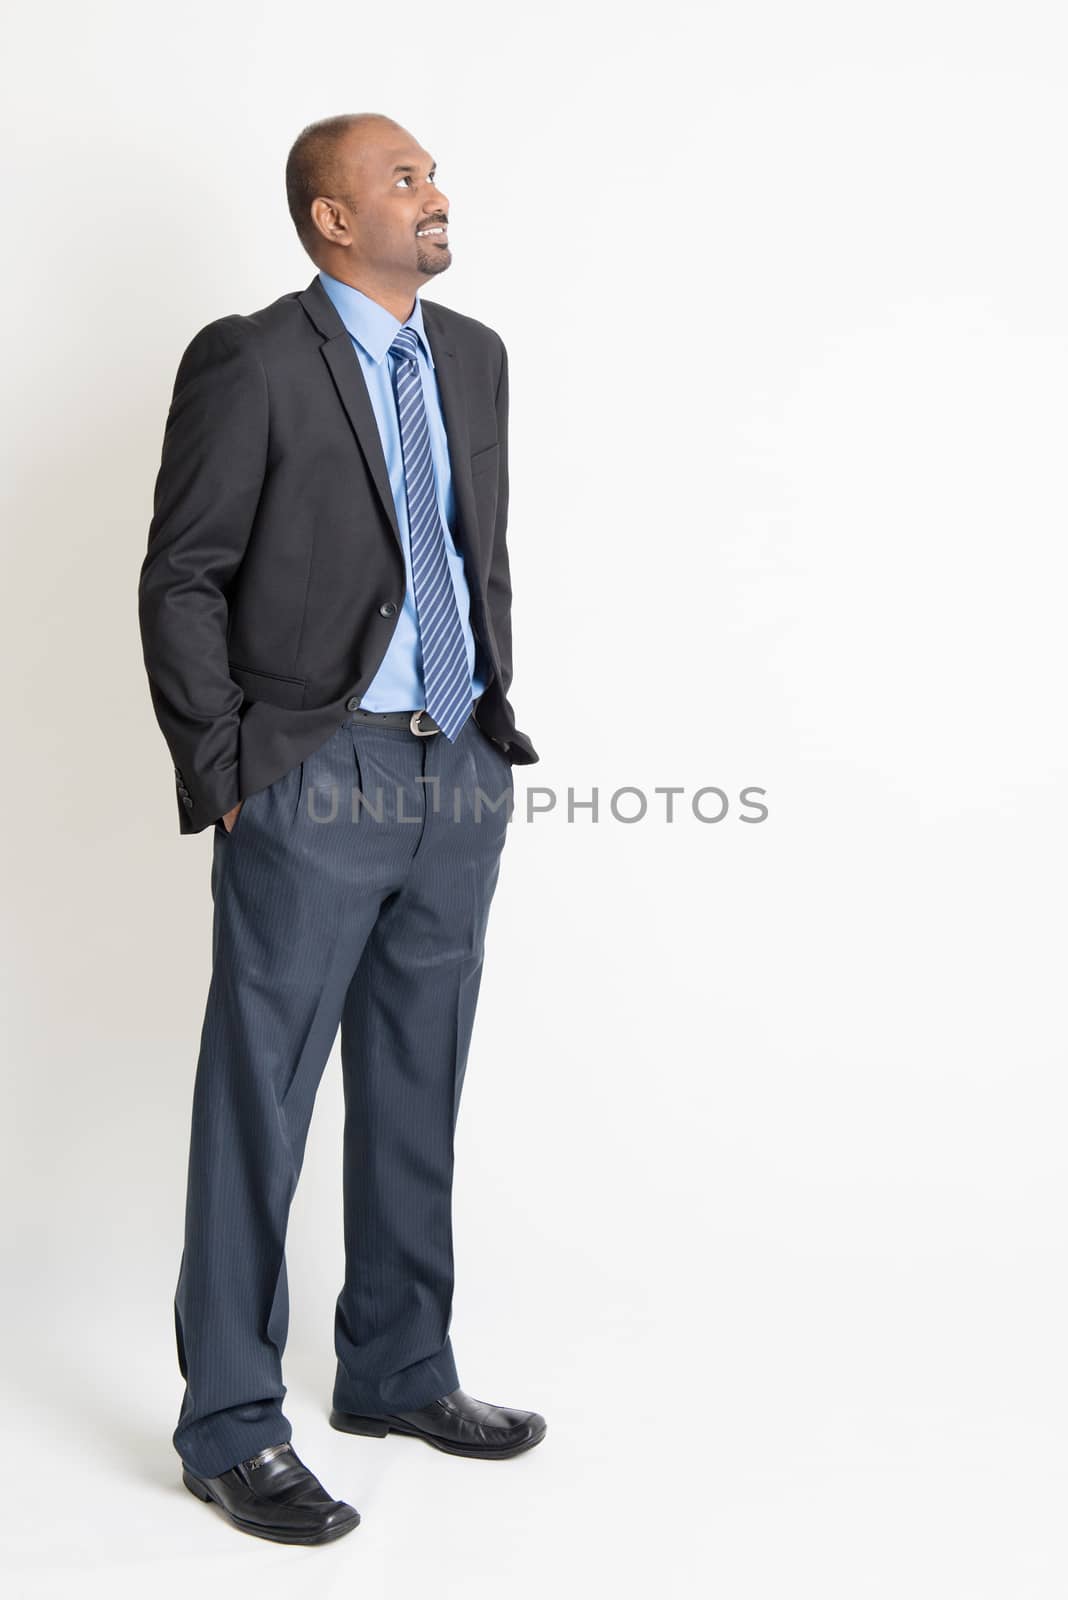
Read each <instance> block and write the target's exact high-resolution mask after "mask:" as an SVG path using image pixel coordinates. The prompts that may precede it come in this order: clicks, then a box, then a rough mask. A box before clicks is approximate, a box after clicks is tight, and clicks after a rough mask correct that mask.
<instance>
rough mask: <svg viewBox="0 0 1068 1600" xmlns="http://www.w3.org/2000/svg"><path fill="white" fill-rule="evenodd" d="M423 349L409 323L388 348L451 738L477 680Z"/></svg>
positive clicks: (430, 674)
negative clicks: (452, 561) (444, 519)
mask: <svg viewBox="0 0 1068 1600" xmlns="http://www.w3.org/2000/svg"><path fill="white" fill-rule="evenodd" d="M418 352H419V336H418V334H417V333H416V331H415V329H414V328H409V327H404V328H402V329H401V330H400V332H399V333H398V335H397V337H396V338H395V339H394V341H393V343H392V344H391V345H390V347H389V353H390V355H391V356H396V358H397V359H396V363H395V365H394V368H393V389H394V393H395V394H396V396H397V416H398V419H399V421H400V435H401V454H402V456H403V458H404V488H405V494H406V496H407V500H408V530H409V538H410V542H411V552H412V578H413V580H414V583H415V610H416V616H417V617H418V619H419V642H420V646H421V649H422V655H423V689H424V691H425V699H426V709H427V711H428V712H429V713H430V715H431V716H432V717H433V719H434V721H435V722H436V723H437V725H438V727H439V728H440V729H441V731H442V733H443V734H444V735H445V737H446V739H448V740H449V742H450V743H451V742H452V741H453V740H454V739H455V738H456V735H457V734H458V733H459V731H460V729H461V728H462V727H463V725H464V723H465V722H466V721H467V718H468V715H469V714H470V711H471V704H472V684H471V673H470V670H469V668H468V665H467V641H466V639H465V638H464V631H463V626H462V624H461V622H460V611H459V607H458V606H457V604H456V591H455V589H454V588H453V584H452V574H451V572H450V571H449V560H448V556H447V555H446V553H445V530H444V528H443V527H442V525H441V517H440V515H439V513H438V497H437V492H436V487H435V482H434V462H433V458H432V457H431V454H430V429H429V427H428V426H427V420H426V403H425V401H424V399H423V380H422V377H421V375H420V372H419V361H418Z"/></svg>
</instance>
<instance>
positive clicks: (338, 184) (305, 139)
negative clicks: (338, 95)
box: [286, 111, 392, 254]
mask: <svg viewBox="0 0 1068 1600" xmlns="http://www.w3.org/2000/svg"><path fill="white" fill-rule="evenodd" d="M370 121H374V122H390V121H392V118H390V117H386V116H383V115H382V113H381V112H378V111H350V112H346V113H344V114H343V115H341V116H337V117H322V118H320V120H319V121H318V122H309V124H308V126H307V127H306V128H302V129H301V131H300V133H298V134H297V137H296V139H295V140H294V141H293V148H292V149H291V150H290V152H289V156H288V158H287V160H286V200H287V201H288V203H289V215H290V216H291V217H292V218H293V226H294V227H295V228H296V230H297V237H298V238H299V240H300V242H301V244H302V245H303V246H304V248H305V250H307V251H308V252H309V254H310V253H311V248H312V245H313V244H314V243H315V241H316V240H317V239H318V237H319V235H318V233H317V232H316V228H315V224H314V223H313V222H312V219H311V204H312V201H313V200H315V199H317V197H318V196H319V195H329V196H331V197H334V198H337V199H346V198H347V197H346V196H345V195H344V193H343V192H342V190H343V185H344V179H343V177H342V175H341V171H340V169H339V166H338V150H339V149H340V147H341V143H342V140H343V139H344V138H345V136H346V134H348V133H349V132H350V131H351V130H352V129H353V128H354V127H357V126H358V125H359V124H360V123H361V122H370Z"/></svg>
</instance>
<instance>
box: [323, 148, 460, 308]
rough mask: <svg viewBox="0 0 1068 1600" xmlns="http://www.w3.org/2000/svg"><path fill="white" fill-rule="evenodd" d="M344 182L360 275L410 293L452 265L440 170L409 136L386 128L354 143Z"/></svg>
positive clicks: (345, 156)
mask: <svg viewBox="0 0 1068 1600" xmlns="http://www.w3.org/2000/svg"><path fill="white" fill-rule="evenodd" d="M340 176H341V188H342V193H341V194H340V195H338V196H337V197H336V198H337V199H338V200H339V202H341V203H342V204H343V205H344V212H343V216H344V220H345V222H346V223H347V225H348V233H347V235H346V236H345V238H346V239H347V240H348V241H349V243H348V251H347V257H346V259H347V261H348V262H351V264H352V266H353V267H354V268H355V269H357V270H359V269H361V268H363V269H366V271H368V272H369V273H371V274H373V276H374V277H375V278H389V279H394V280H396V281H397V282H398V283H402V284H404V285H405V286H407V285H408V284H410V283H412V282H413V281H414V282H416V283H417V282H418V281H419V279H420V278H426V277H432V276H433V275H434V274H435V273H438V272H444V271H445V269H446V268H447V267H449V266H451V265H452V252H451V251H450V249H449V233H448V217H449V202H448V199H447V198H446V196H445V195H444V194H442V192H441V190H440V189H439V188H438V186H437V183H436V182H435V181H434V180H435V177H436V163H435V161H434V159H433V157H432V156H430V155H428V154H427V152H426V151H425V150H424V149H423V148H422V147H421V146H420V145H419V144H417V143H416V142H415V140H414V139H412V138H411V136H410V135H409V134H407V133H405V131H404V129H403V128H398V127H396V126H394V125H392V124H384V125H381V126H374V127H372V128H364V129H361V130H360V131H359V132H358V133H357V134H356V135H355V137H353V136H350V138H349V140H348V141H347V143H346V144H345V145H344V146H343V147H342V150H341V159H340ZM439 229H440V230H441V231H440V232H439V231H434V230H439ZM339 242H341V241H340V240H339Z"/></svg>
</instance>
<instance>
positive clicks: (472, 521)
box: [423, 300, 478, 571]
mask: <svg viewBox="0 0 1068 1600" xmlns="http://www.w3.org/2000/svg"><path fill="white" fill-rule="evenodd" d="M423 327H424V328H425V330H426V337H427V343H428V344H429V345H430V348H431V350H432V352H433V355H434V376H435V377H436V379H437V385H438V395H439V396H440V398H441V413H442V416H443V417H444V419H445V436H446V438H447V440H448V446H449V468H450V471H451V473H452V492H453V495H454V496H455V500H456V520H457V522H458V524H459V526H458V528H457V530H456V533H457V540H458V543H459V545H460V552H461V554H462V555H463V556H464V557H465V558H466V560H467V562H468V564H470V563H471V562H472V561H473V562H475V563H476V564H477V562H478V538H477V531H478V511H477V509H476V507H475V487H474V482H473V480H472V477H471V432H470V428H469V427H468V421H467V385H466V383H465V380H464V366H463V360H462V358H461V356H460V352H459V351H458V350H457V349H456V347H455V345H454V344H453V342H452V339H451V338H450V337H449V335H448V333H447V332H446V330H445V329H444V327H443V326H442V325H441V322H440V320H439V318H438V308H437V306H436V305H435V304H434V302H433V301H432V300H424V301H423ZM475 570H476V571H477V570H478V567H477V565H476V568H475Z"/></svg>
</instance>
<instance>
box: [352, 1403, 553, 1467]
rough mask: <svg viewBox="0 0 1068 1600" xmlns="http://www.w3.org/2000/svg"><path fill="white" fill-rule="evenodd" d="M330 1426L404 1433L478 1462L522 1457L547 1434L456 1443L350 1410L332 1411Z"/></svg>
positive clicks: (374, 1434) (371, 1433)
mask: <svg viewBox="0 0 1068 1600" xmlns="http://www.w3.org/2000/svg"><path fill="white" fill-rule="evenodd" d="M330 1426H331V1427H332V1428H336V1429H337V1430H338V1432H339V1433H358V1434H361V1435H363V1437H365V1438H368V1439H384V1438H385V1437H386V1434H387V1433H401V1434H404V1435H406V1436H407V1437H408V1438H409V1439H422V1441H423V1443H424V1444H430V1445H433V1446H434V1449H435V1450H444V1451H445V1453H446V1455H450V1456H469V1457H473V1458H474V1459H476V1460H478V1461H507V1460H509V1459H510V1458H511V1457H512V1456H521V1455H522V1454H523V1452H524V1451H525V1450H533V1448H534V1446H535V1445H536V1444H540V1443H541V1441H542V1440H543V1439H544V1437H545V1434H546V1429H545V1428H542V1429H540V1431H539V1432H538V1433H536V1434H535V1435H534V1437H533V1438H532V1439H524V1441H523V1443H522V1444H513V1445H508V1446H507V1447H505V1448H504V1449H501V1450H487V1449H485V1448H481V1447H479V1446H478V1445H473V1444H454V1443H453V1442H452V1440H450V1439H439V1438H437V1437H436V1436H435V1435H434V1434H432V1433H424V1432H423V1431H422V1429H420V1428H409V1427H408V1426H407V1425H406V1424H405V1423H403V1422H393V1421H392V1420H390V1419H389V1418H387V1417H359V1416H356V1415H354V1414H353V1413H352V1412H351V1411H336V1410H335V1411H331V1413H330Z"/></svg>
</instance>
